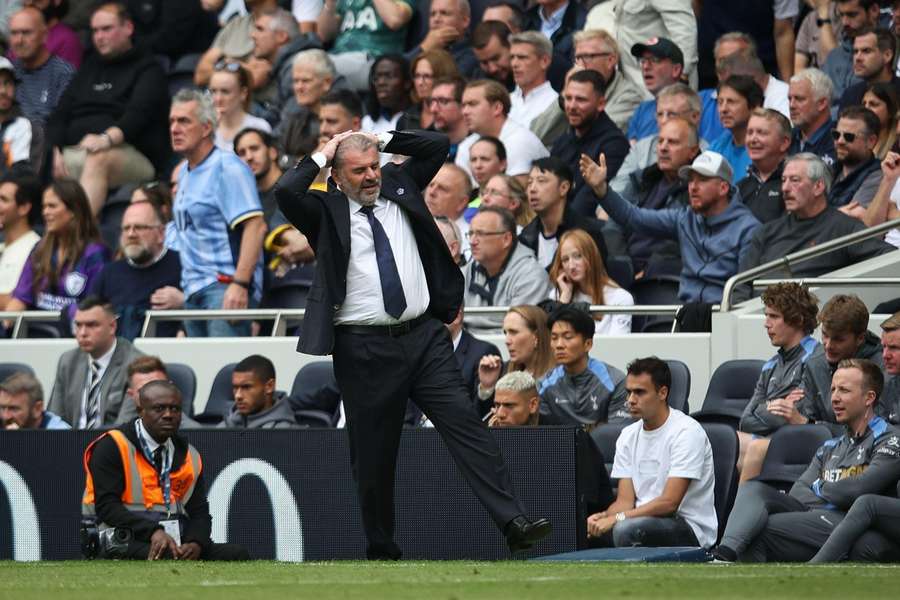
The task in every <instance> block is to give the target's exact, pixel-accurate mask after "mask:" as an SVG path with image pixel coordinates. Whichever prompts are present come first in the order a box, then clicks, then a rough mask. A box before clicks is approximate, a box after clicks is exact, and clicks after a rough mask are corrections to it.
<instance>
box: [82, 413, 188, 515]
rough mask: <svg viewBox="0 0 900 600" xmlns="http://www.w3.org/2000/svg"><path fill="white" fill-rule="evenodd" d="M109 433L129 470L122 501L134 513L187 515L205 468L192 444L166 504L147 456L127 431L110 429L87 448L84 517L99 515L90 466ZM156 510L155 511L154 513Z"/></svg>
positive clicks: (85, 452) (174, 476)
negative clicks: (127, 434)
mask: <svg viewBox="0 0 900 600" xmlns="http://www.w3.org/2000/svg"><path fill="white" fill-rule="evenodd" d="M106 436H109V437H111V438H112V440H113V441H114V442H115V443H116V446H118V447H119V456H120V457H121V458H122V466H123V467H124V469H125V489H124V490H123V491H122V504H123V505H124V506H125V508H126V509H128V510H130V511H132V512H139V513H148V516H149V517H151V518H153V517H156V518H163V517H165V516H166V515H181V516H184V515H187V512H186V511H185V509H184V506H185V504H187V502H188V500H190V498H191V495H192V494H193V493H194V485H196V483H197V478H198V477H199V476H200V472H201V471H202V470H203V461H202V460H201V459H200V453H199V452H197V449H196V448H194V447H193V446H191V445H188V453H187V457H186V459H185V461H184V464H182V465H181V467H179V469H178V470H177V471H172V473H171V474H170V481H171V490H170V505H169V506H166V504H165V501H164V499H163V489H162V486H161V485H160V482H159V474H158V473H157V471H156V468H155V467H154V466H153V465H152V464H151V463H150V461H148V460H147V459H146V457H144V453H143V452H141V451H140V450H138V449H137V448H136V447H135V446H134V444H132V443H131V442H130V441H129V440H128V438H127V437H125V434H123V433H122V432H121V431H119V430H118V429H111V430H110V431H107V432H106V433H104V434H103V435H101V436H100V437H98V438H97V439H95V440H94V441H93V442H91V443H90V444H89V445H88V447H87V449H85V451H84V472H85V476H86V480H85V484H84V497H83V498H82V500H81V514H82V515H83V516H88V517H91V516H96V514H97V513H96V508H95V506H94V478H93V476H92V475H91V470H90V469H89V468H88V465H89V463H90V460H91V455H92V454H93V453H94V446H95V445H96V444H97V442H99V441H100V440H102V439H103V438H104V437H106ZM150 513H153V514H150Z"/></svg>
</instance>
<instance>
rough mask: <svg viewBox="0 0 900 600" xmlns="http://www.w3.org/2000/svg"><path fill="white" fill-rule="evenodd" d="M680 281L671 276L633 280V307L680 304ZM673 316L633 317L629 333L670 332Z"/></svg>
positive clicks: (673, 320)
mask: <svg viewBox="0 0 900 600" xmlns="http://www.w3.org/2000/svg"><path fill="white" fill-rule="evenodd" d="M680 284H681V280H680V279H679V278H678V277H674V276H671V275H658V276H656V277H644V278H641V279H637V280H635V282H634V283H633V284H631V295H632V296H634V303H635V305H639V306H642V305H648V304H650V305H653V304H681V302H680V301H679V300H678V286H679V285H680ZM674 322H675V315H671V316H666V315H648V316H643V315H634V316H633V317H632V318H631V331H633V332H635V333H650V332H659V331H660V330H662V331H671V330H672V324H673V323H674Z"/></svg>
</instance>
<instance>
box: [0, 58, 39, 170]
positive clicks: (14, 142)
mask: <svg viewBox="0 0 900 600" xmlns="http://www.w3.org/2000/svg"><path fill="white" fill-rule="evenodd" d="M40 135H41V133H40V132H39V131H36V127H34V126H32V124H31V121H29V120H28V118H26V117H24V116H22V110H21V108H20V107H19V105H18V104H17V103H16V74H15V69H14V68H13V65H12V63H10V62H9V60H7V59H6V58H3V57H2V56H0V173H5V172H8V171H9V170H10V168H11V167H12V166H13V165H17V166H19V167H23V166H24V167H28V168H30V169H31V170H35V169H39V168H40V167H41V166H42V162H41V161H42V158H43V157H42V156H41V153H42V151H43V140H41V139H40ZM33 149H34V151H32V150H33ZM32 156H33V157H34V162H33V163H32Z"/></svg>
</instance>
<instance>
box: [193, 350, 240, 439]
mask: <svg viewBox="0 0 900 600" xmlns="http://www.w3.org/2000/svg"><path fill="white" fill-rule="evenodd" d="M236 365H237V363H228V364H227V365H225V366H224V367H222V368H221V369H219V372H218V373H216V377H215V379H213V384H212V389H210V391H209V399H208V400H207V401H206V407H205V408H204V409H203V412H202V413H200V414H199V415H197V416H196V420H197V421H199V422H200V423H205V424H210V425H214V424H216V423H218V422H220V421H222V420H223V419H224V418H225V416H226V415H227V414H228V411H230V410H231V406H232V405H233V404H234V393H233V392H232V387H231V374H232V373H234V367H235V366H236Z"/></svg>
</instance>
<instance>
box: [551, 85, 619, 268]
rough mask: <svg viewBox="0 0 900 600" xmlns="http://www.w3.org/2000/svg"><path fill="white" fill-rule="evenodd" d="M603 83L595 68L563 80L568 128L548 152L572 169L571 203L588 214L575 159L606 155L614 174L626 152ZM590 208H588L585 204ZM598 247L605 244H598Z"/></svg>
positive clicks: (588, 198) (587, 199) (587, 196)
mask: <svg viewBox="0 0 900 600" xmlns="http://www.w3.org/2000/svg"><path fill="white" fill-rule="evenodd" d="M605 88H606V83H605V82H604V81H603V78H602V76H601V75H600V74H599V73H597V72H596V71H587V70H585V71H578V72H576V73H573V74H572V75H571V76H570V77H569V79H568V80H567V81H566V87H565V89H564V90H563V96H562V97H563V110H564V111H565V113H566V121H567V122H568V124H569V128H568V129H567V130H566V132H565V133H564V134H563V135H561V136H560V137H559V138H557V140H556V142H554V144H553V152H552V155H553V157H554V158H555V159H559V160H562V162H564V163H565V164H566V166H567V167H568V168H569V170H570V171H571V172H572V173H573V175H574V179H573V180H572V183H573V188H574V196H573V201H572V202H573V205H575V206H578V207H581V208H578V209H577V212H578V213H580V214H582V215H584V216H586V217H592V216H593V214H592V212H593V211H592V207H593V206H595V205H594V203H592V202H591V200H592V199H591V191H590V188H588V186H585V185H584V179H582V177H581V171H580V170H579V169H578V161H579V160H580V159H581V156H582V155H583V154H587V155H588V156H598V155H599V154H600V152H603V153H604V154H605V155H606V160H607V163H606V165H607V169H608V170H609V177H615V176H616V174H617V173H618V172H619V168H620V167H621V166H622V162H623V161H624V160H625V157H626V156H627V155H628V150H629V146H628V140H627V139H626V138H625V136H624V135H623V134H622V131H621V130H620V129H619V128H618V127H616V124H615V123H613V121H612V119H610V118H609V115H607V114H606V111H605V107H606V97H605V95H604V94H605ZM589 206H590V207H591V208H588V207H589ZM598 247H599V248H600V250H601V251H603V252H604V255H605V248H604V247H603V246H602V245H600V244H598Z"/></svg>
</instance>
